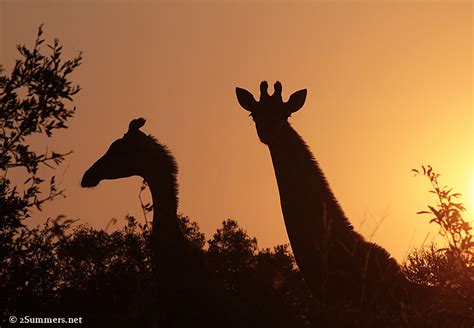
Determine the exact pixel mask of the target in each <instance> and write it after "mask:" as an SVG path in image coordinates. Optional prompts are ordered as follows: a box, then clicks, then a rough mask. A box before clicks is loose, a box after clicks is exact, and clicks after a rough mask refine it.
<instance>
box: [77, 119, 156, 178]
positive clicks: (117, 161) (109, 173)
mask: <svg viewBox="0 0 474 328" xmlns="http://www.w3.org/2000/svg"><path fill="white" fill-rule="evenodd" d="M144 124H145V119H143V118H138V119H135V120H132V121H131V122H130V124H129V126H128V131H127V133H125V135H124V136H123V137H122V138H120V139H117V140H115V141H114V142H113V143H112V144H111V145H110V147H109V149H108V150H107V152H106V153H105V154H104V156H102V157H101V158H99V160H97V162H95V163H94V164H93V165H92V166H91V167H90V168H89V169H88V170H87V171H86V173H84V176H83V177H82V181H81V186H82V187H95V186H97V185H98V184H99V183H100V181H102V180H113V179H120V178H126V177H130V176H133V175H139V176H142V177H146V176H147V173H148V170H149V168H148V167H147V163H148V160H147V158H148V156H149V154H150V152H152V151H153V149H154V145H155V142H154V140H153V139H152V138H151V137H149V136H147V135H146V134H145V133H143V132H142V131H140V128H141V127H142V126H143V125H144Z"/></svg>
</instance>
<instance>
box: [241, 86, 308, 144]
mask: <svg viewBox="0 0 474 328" xmlns="http://www.w3.org/2000/svg"><path fill="white" fill-rule="evenodd" d="M281 89H282V87H281V83H280V82H276V83H275V84H274V90H275V91H274V92H273V94H272V95H271V96H270V95H269V94H268V83H267V82H266V81H263V82H262V83H260V100H259V101H256V100H255V98H254V97H253V95H252V94H251V93H250V92H248V91H247V90H245V89H242V88H236V89H235V92H236V94H237V100H238V101H239V104H240V106H242V107H243V108H244V109H245V110H247V111H249V112H250V116H252V118H253V120H254V122H255V126H256V128H257V134H258V137H259V138H260V141H262V142H263V143H265V144H269V143H271V142H272V140H274V139H275V138H276V137H277V136H278V135H279V133H280V131H281V130H282V128H283V127H285V126H286V125H288V117H290V116H291V114H292V113H294V112H296V111H298V110H299V109H300V108H301V107H303V104H304V102H305V100H306V89H303V90H299V91H296V92H295V93H293V94H292V95H291V96H290V98H289V99H288V101H287V102H284V101H283V99H282V97H281Z"/></svg>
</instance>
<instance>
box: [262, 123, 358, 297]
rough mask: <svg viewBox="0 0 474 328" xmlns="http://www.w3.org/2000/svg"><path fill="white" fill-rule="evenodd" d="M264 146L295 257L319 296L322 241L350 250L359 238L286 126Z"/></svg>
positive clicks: (302, 145)
mask: <svg viewBox="0 0 474 328" xmlns="http://www.w3.org/2000/svg"><path fill="white" fill-rule="evenodd" d="M268 147H269V150H270V154H271V158H272V162H273V167H274V170H275V175H276V179H277V184H278V189H279V193H280V202H281V208H282V212H283V217H284V220H285V225H286V229H287V233H288V238H289V240H290V243H291V246H292V249H293V253H294V256H295V260H296V262H297V264H298V267H299V268H300V270H301V272H302V274H303V276H304V278H305V280H306V282H307V283H308V286H309V287H310V289H311V290H312V291H313V293H315V294H319V295H320V293H321V285H322V280H323V279H324V278H323V277H322V272H323V269H322V266H324V264H323V262H324V261H325V260H324V258H325V255H324V254H327V251H328V248H329V247H328V245H329V244H332V245H334V243H335V242H336V243H337V244H340V245H343V247H346V248H349V249H350V248H353V247H354V245H355V244H356V243H357V242H358V240H359V239H361V237H360V235H358V234H357V233H356V232H355V231H354V230H353V228H352V226H351V224H350V223H349V221H348V219H347V218H346V216H345V214H344V212H343V210H342V209H341V207H340V205H339V203H338V202H337V200H336V198H335V197H334V194H333V193H332V191H331V189H330V187H329V184H328V182H327V180H326V178H325V177H324V174H323V172H322V171H321V169H320V167H319V165H318V163H317V162H316V160H315V159H314V157H313V155H312V154H311V152H310V151H309V149H308V147H307V146H306V144H305V143H304V141H303V139H302V138H301V137H300V136H299V135H298V133H297V132H296V131H295V130H294V129H293V128H292V127H291V126H290V125H289V124H288V125H286V126H285V127H284V128H283V130H282V131H280V134H279V135H278V136H277V138H275V139H274V140H272V142H271V143H269V144H268Z"/></svg>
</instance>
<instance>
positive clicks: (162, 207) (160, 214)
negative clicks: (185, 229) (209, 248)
mask: <svg viewBox="0 0 474 328" xmlns="http://www.w3.org/2000/svg"><path fill="white" fill-rule="evenodd" d="M148 167H149V173H147V174H145V175H144V176H143V178H144V179H145V181H146V182H147V184H148V186H149V187H150V192H151V195H152V200H153V226H152V243H153V244H154V247H153V252H154V254H155V255H154V258H155V262H156V264H158V265H160V266H163V264H164V263H163V262H167V263H166V266H167V267H169V266H170V265H171V266H172V264H173V263H170V262H169V261H170V260H171V258H173V257H174V258H176V257H179V256H176V255H182V254H184V253H185V252H186V249H187V241H186V238H185V237H184V235H183V233H182V231H181V229H180V227H179V221H178V215H177V208H178V185H177V181H176V174H177V166H176V163H175V161H174V158H173V157H172V156H171V154H170V153H169V152H168V151H167V150H166V149H165V148H164V147H162V146H161V145H159V144H157V149H156V152H155V154H153V156H152V159H151V161H150V163H149V166H148ZM173 262H175V261H174V260H173ZM176 262H177V261H176ZM177 263H178V262H177Z"/></svg>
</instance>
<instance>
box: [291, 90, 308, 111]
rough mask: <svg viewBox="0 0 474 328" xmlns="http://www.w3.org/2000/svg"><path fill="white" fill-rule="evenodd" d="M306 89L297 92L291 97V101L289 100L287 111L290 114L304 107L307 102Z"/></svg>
mask: <svg viewBox="0 0 474 328" xmlns="http://www.w3.org/2000/svg"><path fill="white" fill-rule="evenodd" d="M306 93H307V91H306V89H303V90H300V91H296V92H295V93H293V94H292V95H291V96H290V99H288V102H287V103H286V104H287V109H288V111H289V112H290V113H294V112H296V111H298V110H299V109H300V108H301V107H303V105H304V102H305V100H306Z"/></svg>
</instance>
